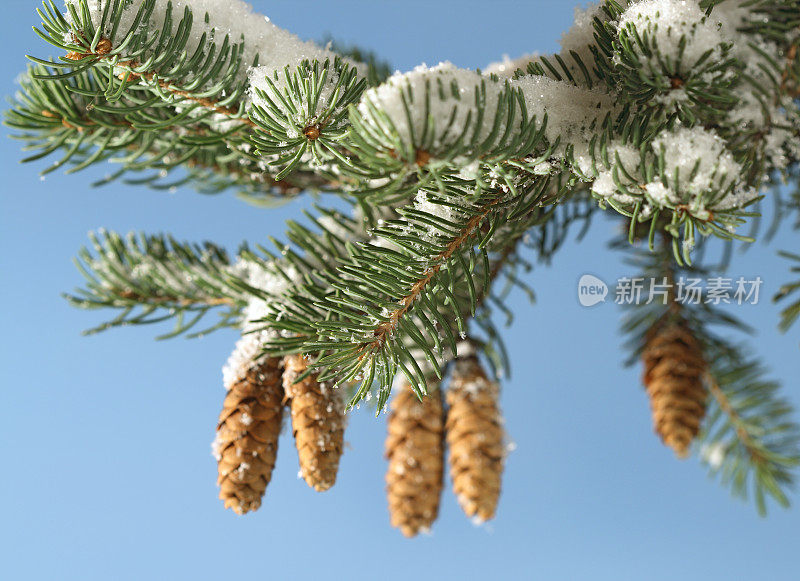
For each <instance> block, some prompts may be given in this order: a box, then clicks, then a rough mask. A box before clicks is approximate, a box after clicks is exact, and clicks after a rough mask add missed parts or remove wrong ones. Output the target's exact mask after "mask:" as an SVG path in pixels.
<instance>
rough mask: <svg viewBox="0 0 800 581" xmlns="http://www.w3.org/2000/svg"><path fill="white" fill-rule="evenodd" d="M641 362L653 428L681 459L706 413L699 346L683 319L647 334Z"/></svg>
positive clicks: (703, 365) (687, 452)
mask: <svg viewBox="0 0 800 581" xmlns="http://www.w3.org/2000/svg"><path fill="white" fill-rule="evenodd" d="M642 362H643V363H644V375H643V377H642V381H643V383H644V385H645V387H646V388H647V393H648V395H649V396H650V407H651V409H652V411H653V426H654V428H655V431H656V433H657V434H658V435H659V436H660V437H661V440H662V441H663V442H664V444H666V445H667V446H669V447H670V448H672V449H673V450H674V451H675V454H676V455H677V456H678V457H680V458H685V457H686V456H688V454H689V445H690V444H691V443H692V440H694V438H695V436H697V433H698V432H699V431H700V422H701V420H702V419H703V416H704V415H705V412H706V399H707V397H708V393H707V390H706V387H705V385H704V384H703V375H704V374H705V372H706V369H707V364H706V361H705V359H704V358H703V351H702V347H701V345H700V343H699V342H698V341H697V339H696V338H695V337H694V335H693V334H692V332H691V331H690V330H689V329H688V327H687V326H686V324H685V323H684V322H682V321H679V322H675V323H667V324H664V325H659V326H657V327H654V328H653V330H652V331H651V333H649V335H648V337H647V338H646V342H645V347H644V351H643V352H642Z"/></svg>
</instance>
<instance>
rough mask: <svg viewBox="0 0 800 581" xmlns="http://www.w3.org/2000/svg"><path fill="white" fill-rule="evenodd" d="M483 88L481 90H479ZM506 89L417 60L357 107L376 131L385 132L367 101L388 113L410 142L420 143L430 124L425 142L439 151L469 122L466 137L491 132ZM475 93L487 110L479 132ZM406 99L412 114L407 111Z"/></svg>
mask: <svg viewBox="0 0 800 581" xmlns="http://www.w3.org/2000/svg"><path fill="white" fill-rule="evenodd" d="M482 87H483V88H485V92H482ZM506 90H507V89H506V85H505V84H504V83H501V82H497V81H492V80H491V79H489V78H488V77H485V76H483V75H481V74H479V73H478V72H476V71H473V70H468V69H460V68H457V67H455V66H454V65H453V64H452V63H449V62H444V63H440V64H439V65H437V66H435V67H428V66H425V65H421V66H418V67H417V68H415V69H414V70H413V71H411V72H408V73H400V72H397V73H395V74H394V75H392V76H391V77H390V78H389V79H388V80H387V81H386V82H385V83H384V84H382V85H380V86H379V87H375V88H372V89H369V90H368V91H367V92H366V93H365V94H364V96H363V98H362V100H361V103H359V105H358V109H359V112H360V113H361V115H362V116H364V118H365V119H366V121H367V123H369V124H370V125H372V126H373V128H374V129H375V131H376V132H378V133H379V134H380V133H383V132H385V130H386V127H385V125H383V124H382V123H381V121H380V120H377V119H375V117H374V115H373V114H372V112H371V110H370V107H371V106H372V107H375V108H377V109H378V110H379V111H381V112H382V113H383V114H384V115H385V116H386V117H388V119H389V121H390V122H391V125H392V126H393V128H394V130H395V131H396V132H397V134H398V135H399V136H400V138H401V139H402V140H403V141H404V142H405V143H406V144H410V145H412V146H419V145H421V144H420V140H421V138H422V136H423V133H424V131H425V128H426V125H428V124H429V123H430V124H431V129H432V133H433V136H434V138H433V140H432V141H430V140H429V142H430V146H429V147H430V148H431V149H432V150H433V151H437V150H441V149H446V148H447V147H448V146H449V145H451V144H454V143H456V142H457V141H458V139H459V138H460V136H461V134H462V133H463V132H464V129H465V128H466V127H467V122H468V121H469V125H470V127H469V129H468V133H467V139H470V138H474V137H476V136H477V138H478V139H483V138H485V137H487V136H488V135H489V134H490V133H491V131H492V127H493V124H494V112H495V111H496V110H497V105H498V102H499V99H500V97H501V95H503V94H504V92H505V91H506ZM428 91H429V92H430V101H429V103H430V109H429V110H428V111H427V112H426V111H425V104H426V101H425V95H426V92H428ZM476 98H480V99H481V101H482V103H483V106H484V108H485V110H486V115H485V116H484V118H483V121H482V124H481V126H480V127H478V128H477V134H476V132H475V125H474V124H475V123H476V120H477V116H476ZM404 99H405V100H406V102H407V103H408V106H409V110H410V115H409V114H407V111H406V107H405V105H404ZM426 113H427V114H426ZM504 115H505V114H504ZM409 117H410V119H409ZM517 120H519V116H517ZM501 133H502V132H501Z"/></svg>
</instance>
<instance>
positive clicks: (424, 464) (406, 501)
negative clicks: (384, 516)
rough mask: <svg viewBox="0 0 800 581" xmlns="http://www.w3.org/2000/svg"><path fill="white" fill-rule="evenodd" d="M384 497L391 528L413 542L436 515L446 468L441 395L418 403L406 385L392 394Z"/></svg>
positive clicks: (438, 393) (433, 393)
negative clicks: (444, 466) (398, 530)
mask: <svg viewBox="0 0 800 581" xmlns="http://www.w3.org/2000/svg"><path fill="white" fill-rule="evenodd" d="M387 427H388V435H387V437H386V458H387V459H388V460H389V467H388V469H387V472H386V492H387V497H388V500H389V516H390V519H391V523H392V526H393V527H397V528H399V529H400V531H401V532H402V533H403V534H404V535H405V536H406V537H413V536H415V535H416V534H417V533H419V532H420V531H425V530H427V529H429V528H430V527H431V525H432V524H433V521H435V520H436V517H437V515H438V513H439V497H440V496H441V493H442V474H443V465H444V441H443V432H444V411H443V409H442V400H441V393H440V392H439V390H438V389H437V390H435V391H434V390H431V393H430V395H428V396H426V397H425V398H424V399H423V401H421V402H420V401H419V399H417V396H416V395H415V394H414V392H413V391H412V390H411V386H410V385H408V384H405V385H403V386H402V387H401V388H400V389H396V394H395V396H394V398H393V399H392V403H391V412H390V414H389V419H388V422H387Z"/></svg>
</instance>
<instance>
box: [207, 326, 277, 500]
mask: <svg viewBox="0 0 800 581" xmlns="http://www.w3.org/2000/svg"><path fill="white" fill-rule="evenodd" d="M251 343H252V339H250V337H249V336H248V337H246V338H243V339H242V340H241V341H240V342H239V343H238V344H237V348H236V350H234V353H233V355H231V359H230V360H229V362H228V365H227V366H226V369H225V375H226V377H225V385H226V387H227V388H228V393H227V395H226V396H225V402H224V404H223V407H222V413H221V414H220V416H219V423H218V424H217V437H216V439H215V440H214V444H213V446H212V448H213V451H214V456H215V457H216V459H217V464H218V469H219V477H218V479H217V484H219V487H220V491H219V497H220V499H222V500H223V501H224V502H225V508H231V509H233V511H234V512H236V513H237V514H244V513H246V512H248V511H251V510H256V509H258V507H259V506H261V498H262V497H263V496H264V492H265V491H266V488H267V484H269V481H270V478H271V477H272V469H273V468H274V467H275V456H276V454H277V451H278V437H279V435H280V431H281V420H282V419H283V386H282V385H281V359H280V358H267V359H264V360H261V361H258V362H256V361H254V357H255V356H256V355H257V349H258V347H257V346H256V347H253V346H252V344H251Z"/></svg>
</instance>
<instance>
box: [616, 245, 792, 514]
mask: <svg viewBox="0 0 800 581" xmlns="http://www.w3.org/2000/svg"><path fill="white" fill-rule="evenodd" d="M619 247H620V248H627V246H626V245H622V244H619ZM631 259H632V262H633V263H634V264H636V265H638V266H639V268H640V269H641V271H642V276H643V277H644V278H645V279H652V278H655V279H656V280H659V281H661V280H662V279H663V280H664V281H665V283H666V284H667V285H668V287H667V288H668V289H669V293H668V295H669V296H668V297H667V300H665V301H658V300H655V301H652V302H650V303H648V304H631V305H628V306H626V308H627V309H628V312H627V313H626V316H625V319H624V322H623V327H622V329H623V332H624V333H625V334H626V335H628V339H627V342H626V345H627V347H628V348H629V349H630V350H631V353H632V355H631V358H630V359H629V360H628V363H629V364H630V363H633V362H634V361H636V360H637V359H638V357H639V355H640V354H641V352H642V349H643V346H644V344H645V343H646V338H647V337H648V336H649V335H650V334H652V330H653V329H656V328H659V327H661V326H664V325H667V324H668V323H669V322H670V321H673V322H674V321H680V322H681V324H682V325H684V326H685V327H686V328H687V329H689V330H690V332H691V334H692V335H693V336H694V337H695V338H696V339H697V340H698V341H699V342H700V344H701V345H702V351H703V354H704V358H705V360H706V361H708V362H709V369H708V371H707V372H706V373H705V375H704V382H705V385H706V388H707V389H708V393H709V395H710V398H709V400H708V410H707V412H706V414H705V418H704V420H703V424H702V426H701V431H700V433H699V435H698V437H697V440H696V443H695V445H693V447H692V448H693V451H694V453H696V454H698V455H699V457H700V460H701V461H702V462H703V463H704V464H706V465H707V467H708V469H709V471H710V473H711V474H712V475H717V474H720V475H721V481H722V484H723V485H724V486H729V487H730V488H731V490H732V492H733V493H734V494H735V495H737V496H741V497H746V496H747V494H748V488H750V489H752V490H751V492H752V494H753V497H754V499H755V502H756V507H757V509H758V511H759V513H761V514H763V513H764V512H765V511H766V497H767V496H771V497H772V498H773V499H774V500H775V501H776V502H777V503H778V504H780V505H782V506H787V505H788V502H789V500H788V496H787V492H788V490H789V489H791V487H792V486H793V484H794V479H795V474H794V471H795V469H796V467H797V466H798V465H800V425H798V424H797V422H796V420H794V419H793V415H794V411H793V409H792V407H791V406H790V405H789V404H788V402H787V401H786V400H785V399H783V398H782V397H781V396H780V394H779V389H780V385H779V384H778V383H776V382H774V381H768V380H766V379H764V377H765V375H766V374H767V371H766V369H765V368H764V366H763V365H762V364H761V363H760V361H759V360H758V358H756V357H753V356H750V355H747V353H749V352H751V351H752V348H750V347H745V346H740V345H738V344H736V343H734V341H733V339H732V338H731V331H732V330H733V331H736V330H738V331H745V332H746V331H748V327H747V326H746V325H744V324H743V323H742V322H741V321H739V320H738V319H737V318H736V317H734V316H732V315H729V314H728V313H726V312H724V311H723V310H722V308H721V307H719V306H715V305H714V304H713V303H712V302H711V301H708V300H706V298H705V297H701V298H700V300H699V301H697V302H692V301H687V300H686V297H678V296H677V295H676V293H675V288H676V286H675V283H676V281H677V278H678V276H679V275H680V276H694V277H699V276H702V275H706V276H708V275H710V274H712V273H713V272H714V270H713V269H714V266H711V265H701V264H699V263H696V264H695V265H693V266H692V267H686V266H683V267H681V266H678V265H676V264H675V263H674V262H673V260H672V256H671V252H670V251H669V246H668V244H663V243H662V244H661V245H659V247H658V251H657V252H656V253H655V254H647V253H644V252H641V251H640V252H638V253H636V254H634V255H632V257H631ZM722 331H724V333H723V332H722Z"/></svg>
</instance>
